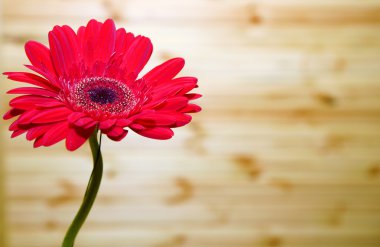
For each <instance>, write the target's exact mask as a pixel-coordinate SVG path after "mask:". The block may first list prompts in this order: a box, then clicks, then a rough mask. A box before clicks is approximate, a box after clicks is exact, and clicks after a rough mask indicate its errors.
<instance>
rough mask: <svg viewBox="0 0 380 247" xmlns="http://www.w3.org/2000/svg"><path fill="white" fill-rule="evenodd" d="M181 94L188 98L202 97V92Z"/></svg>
mask: <svg viewBox="0 0 380 247" xmlns="http://www.w3.org/2000/svg"><path fill="white" fill-rule="evenodd" d="M183 96H185V97H186V98H188V100H195V99H199V98H200V97H202V94H197V93H189V94H184V95H183Z"/></svg>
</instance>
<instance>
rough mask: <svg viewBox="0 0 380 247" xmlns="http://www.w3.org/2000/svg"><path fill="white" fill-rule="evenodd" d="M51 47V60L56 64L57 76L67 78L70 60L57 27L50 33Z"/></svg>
mask: <svg viewBox="0 0 380 247" xmlns="http://www.w3.org/2000/svg"><path fill="white" fill-rule="evenodd" d="M48 37H49V46H50V51H51V58H52V61H53V64H54V68H55V69H56V71H57V74H58V75H60V76H63V77H65V78H66V77H67V75H68V74H69V65H70V64H69V63H70V61H69V59H68V56H69V55H68V54H67V52H70V51H67V50H66V48H65V47H64V44H61V42H60V40H59V37H58V31H57V27H55V28H54V29H53V31H50V32H49V35H48Z"/></svg>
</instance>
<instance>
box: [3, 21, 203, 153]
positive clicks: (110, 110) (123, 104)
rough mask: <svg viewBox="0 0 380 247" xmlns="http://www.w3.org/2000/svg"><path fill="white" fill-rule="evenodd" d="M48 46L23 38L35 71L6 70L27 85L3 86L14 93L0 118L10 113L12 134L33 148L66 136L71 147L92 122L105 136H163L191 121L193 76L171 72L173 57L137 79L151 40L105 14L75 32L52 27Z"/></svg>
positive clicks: (178, 62)
mask: <svg viewBox="0 0 380 247" xmlns="http://www.w3.org/2000/svg"><path fill="white" fill-rule="evenodd" d="M49 47H50V48H48V47H46V46H44V45H43V44H40V43H38V42H36V41H29V42H27V43H26V44H25V51H26V55H27V56H28V58H29V61H30V62H31V65H26V67H27V68H28V69H30V70H32V71H34V72H35V73H29V72H6V73H4V74H5V75H7V76H8V78H9V79H11V80H14V81H20V82H25V83H29V84H32V85H34V86H33V87H20V88H16V89H13V90H10V91H8V93H9V94H22V96H18V97H16V98H14V99H12V100H11V101H10V103H9V105H10V106H11V109H10V110H9V111H8V112H7V113H6V114H5V115H4V119H10V118H13V117H17V119H16V120H15V121H14V122H13V123H12V124H11V126H10V127H9V129H10V130H11V131H13V133H12V137H16V136H18V135H20V134H23V133H26V138H27V140H34V147H40V146H50V145H53V144H55V143H57V142H59V141H61V140H63V139H66V147H67V149H68V150H75V149H77V148H79V147H80V146H81V145H82V144H83V143H84V142H85V141H86V140H87V139H88V138H89V137H90V135H91V134H92V133H93V132H94V130H95V129H97V128H98V129H99V130H100V131H101V132H102V133H103V134H106V135H107V136H108V137H109V138H110V139H112V140H115V141H119V140H121V139H123V138H124V137H125V136H126V135H127V133H128V129H127V128H129V129H131V130H133V131H134V132H136V133H138V134H140V135H142V136H145V137H149V138H154V139H169V138H171V137H172V136H173V131H172V128H176V127H180V126H183V125H185V124H187V123H189V122H190V121H191V116H190V115H188V113H193V112H198V111H200V107H199V106H197V105H195V104H191V103H189V101H191V100H194V99H196V98H199V97H200V95H199V94H195V93H189V92H190V91H191V90H192V89H193V88H195V87H197V79H196V78H195V77H178V78H174V77H175V76H176V75H177V74H178V73H179V72H180V71H181V70H182V68H183V66H184V63H185V62H184V60H183V59H182V58H173V59H171V60H168V61H166V62H164V63H163V64H161V65H159V66H157V67H155V68H153V69H152V70H151V71H149V72H148V73H147V74H146V75H144V76H142V77H141V78H139V79H138V75H139V73H140V71H141V70H142V69H143V68H144V66H145V64H146V63H147V62H148V60H149V58H150V55H151V53H152V50H153V47H152V43H151V41H150V39H149V38H147V37H144V36H134V35H133V34H132V33H129V32H126V31H125V29H124V28H119V29H116V28H115V24H114V22H113V21H112V20H110V19H109V20H106V21H105V22H104V23H101V22H98V21H96V20H91V21H90V22H89V23H88V24H87V26H86V27H84V26H81V27H80V28H79V29H78V30H77V32H75V31H73V29H71V28H70V27H69V26H55V27H54V28H53V30H52V31H50V32H49Z"/></svg>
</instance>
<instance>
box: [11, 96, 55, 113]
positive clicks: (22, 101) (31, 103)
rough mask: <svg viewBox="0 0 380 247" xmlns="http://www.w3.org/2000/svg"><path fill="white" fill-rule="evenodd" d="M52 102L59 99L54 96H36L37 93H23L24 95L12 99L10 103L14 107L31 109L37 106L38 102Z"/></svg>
mask: <svg viewBox="0 0 380 247" xmlns="http://www.w3.org/2000/svg"><path fill="white" fill-rule="evenodd" d="M50 102H57V100H56V99H53V98H47V97H42V96H36V95H22V96H18V97H16V98H14V99H12V100H11V101H10V102H9V105H10V106H12V107H14V108H19V109H23V110H30V109H33V108H35V106H36V105H37V104H44V103H50Z"/></svg>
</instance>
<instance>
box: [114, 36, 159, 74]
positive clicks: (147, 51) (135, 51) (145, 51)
mask: <svg viewBox="0 0 380 247" xmlns="http://www.w3.org/2000/svg"><path fill="white" fill-rule="evenodd" d="M152 51H153V46H152V43H151V41H150V39H149V38H147V37H144V36H137V37H136V38H135V39H134V40H133V43H132V44H131V46H130V47H129V49H128V51H127V52H126V54H125V56H124V62H123V64H122V65H121V66H120V69H121V70H124V71H125V76H126V77H129V76H132V78H131V79H136V77H137V75H138V74H139V73H140V71H141V70H142V69H143V68H144V66H145V64H146V63H147V62H148V60H149V58H150V55H151V54H152Z"/></svg>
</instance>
